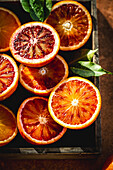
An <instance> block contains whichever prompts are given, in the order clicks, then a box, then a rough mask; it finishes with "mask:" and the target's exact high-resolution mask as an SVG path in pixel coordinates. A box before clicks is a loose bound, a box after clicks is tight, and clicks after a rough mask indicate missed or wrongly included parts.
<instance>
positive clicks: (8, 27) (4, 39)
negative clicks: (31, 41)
mask: <svg viewBox="0 0 113 170" xmlns="http://www.w3.org/2000/svg"><path fill="white" fill-rule="evenodd" d="M20 25H21V23H20V21H19V19H18V17H17V16H16V15H15V14H14V13H13V12H12V11H10V10H8V9H5V8H2V7H0V52H4V51H8V50H9V41H10V37H11V35H12V33H13V32H14V31H15V30H16V29H17V28H18V27H19V26H20Z"/></svg>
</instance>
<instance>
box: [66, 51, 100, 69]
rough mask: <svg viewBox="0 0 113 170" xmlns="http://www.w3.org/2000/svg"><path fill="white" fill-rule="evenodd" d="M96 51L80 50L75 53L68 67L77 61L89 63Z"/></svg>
mask: <svg viewBox="0 0 113 170" xmlns="http://www.w3.org/2000/svg"><path fill="white" fill-rule="evenodd" d="M97 50H98V49H95V50H90V49H81V50H79V51H77V52H76V57H74V60H72V61H70V62H69V65H71V66H72V65H73V64H75V63H76V62H77V61H79V60H89V61H91V60H92V58H93V56H94V54H95V53H96V52H97Z"/></svg>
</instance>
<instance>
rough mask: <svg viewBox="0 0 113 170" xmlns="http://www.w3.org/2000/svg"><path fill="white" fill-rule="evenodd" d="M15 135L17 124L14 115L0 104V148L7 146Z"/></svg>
mask: <svg viewBox="0 0 113 170" xmlns="http://www.w3.org/2000/svg"><path fill="white" fill-rule="evenodd" d="M16 135H17V123H16V117H15V115H14V113H13V112H12V111H11V110H10V109H8V108H7V107H6V106H4V105H1V104H0V146H3V145H6V144H8V143H9V142H10V141H12V140H13V139H14V138H15V136H16Z"/></svg>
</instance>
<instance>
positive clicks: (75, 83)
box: [48, 77, 101, 129]
mask: <svg viewBox="0 0 113 170" xmlns="http://www.w3.org/2000/svg"><path fill="white" fill-rule="evenodd" d="M48 107H49V112H50V114H51V116H52V117H53V119H54V120H55V121H56V122H57V123H59V124H60V125H62V126H64V127H67V128H70V129H83V128H86V127H88V126H89V125H91V124H92V123H93V122H94V121H95V120H96V118H97V116H98V115H99V112H100V108H101V96H100V92H99V90H98V89H97V87H95V85H94V84H93V83H92V82H90V81H89V80H87V79H84V78H81V77H70V78H68V79H66V80H64V81H62V82H60V83H59V84H58V85H57V86H56V87H55V88H54V89H53V91H52V92H51V94H50V97H49V102H48Z"/></svg>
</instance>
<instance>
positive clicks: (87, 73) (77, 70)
mask: <svg viewBox="0 0 113 170" xmlns="http://www.w3.org/2000/svg"><path fill="white" fill-rule="evenodd" d="M70 69H71V71H72V72H73V73H74V74H77V75H79V76H82V77H92V76H94V75H95V73H94V72H93V71H91V70H89V69H84V68H75V67H70Z"/></svg>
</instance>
